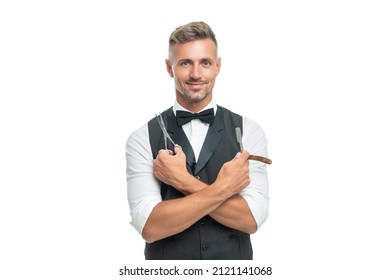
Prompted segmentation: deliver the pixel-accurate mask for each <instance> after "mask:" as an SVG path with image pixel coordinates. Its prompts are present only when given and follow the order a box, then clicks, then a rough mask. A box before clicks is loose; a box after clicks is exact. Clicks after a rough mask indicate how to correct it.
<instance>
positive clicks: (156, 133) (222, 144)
mask: <svg viewBox="0 0 390 280" xmlns="http://www.w3.org/2000/svg"><path fill="white" fill-rule="evenodd" d="M162 117H163V119H164V122H165V125H166V127H167V130H168V133H169V134H170V136H171V138H172V139H173V141H174V142H175V143H177V144H179V145H180V146H181V147H182V148H183V151H184V153H185V154H186V159H187V170H188V172H190V173H191V174H193V175H194V176H196V177H197V178H198V179H200V180H202V181H203V182H205V183H207V184H212V183H213V182H214V181H215V179H216V177H217V175H218V172H219V170H220V169H221V167H222V165H223V164H224V163H225V162H227V161H230V160H231V159H233V158H234V156H235V155H236V153H237V152H239V150H240V147H239V145H238V143H237V140H236V136H235V135H236V134H235V128H236V127H240V128H241V131H243V130H242V117H241V116H239V115H237V114H234V113H232V112H230V111H229V110H227V109H225V108H223V107H221V106H218V109H217V113H216V116H215V119H214V122H213V124H212V125H210V127H209V130H208V132H207V136H206V139H205V142H204V144H203V147H202V149H201V152H200V155H199V158H198V161H197V162H195V156H194V152H193V150H192V147H191V145H190V143H189V141H188V139H187V137H186V135H185V133H184V131H183V129H182V128H181V127H179V126H178V125H177V123H176V118H175V115H174V113H173V110H172V108H170V109H168V110H166V111H164V112H163V113H162ZM148 128H149V141H150V145H151V148H152V152H153V157H154V158H156V156H157V153H158V151H159V150H160V149H164V138H163V134H162V132H161V129H160V127H159V125H158V123H157V120H156V118H154V119H152V120H151V121H149V123H148ZM170 149H173V148H172V147H171V148H170ZM161 196H162V199H163V200H168V199H175V198H180V197H183V195H182V194H181V193H180V192H179V191H177V190H176V189H174V188H173V187H171V186H168V185H166V184H164V183H161ZM252 255H253V254H252V245H251V241H250V235H249V234H247V233H244V232H241V231H238V230H235V229H232V228H229V227H226V226H224V225H222V224H220V223H218V222H217V221H215V220H214V219H212V218H211V217H210V216H208V215H207V216H205V217H203V218H202V219H200V220H199V221H198V222H196V223H195V224H193V225H192V226H191V227H189V228H188V229H186V230H184V231H183V232H181V233H178V234H175V235H173V236H170V237H167V238H164V239H162V240H159V241H156V242H153V243H146V246H145V259H157V260H190V259H192V260H199V259H204V260H206V259H209V260H210V259H211V260H212V259H215V260H223V259H230V260H234V259H252Z"/></svg>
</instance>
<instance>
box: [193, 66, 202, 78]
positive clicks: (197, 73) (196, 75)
mask: <svg viewBox="0 0 390 280" xmlns="http://www.w3.org/2000/svg"><path fill="white" fill-rule="evenodd" d="M201 77H202V75H201V69H200V65H198V64H194V65H193V66H192V67H191V72H190V78H191V79H194V80H199V79H200V78H201Z"/></svg>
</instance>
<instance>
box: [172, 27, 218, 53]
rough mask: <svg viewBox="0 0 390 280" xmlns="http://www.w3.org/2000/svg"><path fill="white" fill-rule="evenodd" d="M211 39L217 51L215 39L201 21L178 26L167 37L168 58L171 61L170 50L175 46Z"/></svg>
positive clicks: (210, 30)
mask: <svg viewBox="0 0 390 280" xmlns="http://www.w3.org/2000/svg"><path fill="white" fill-rule="evenodd" d="M202 39H211V40H212V41H213V42H214V43H215V46H216V47H217V49H218V43H217V39H216V38H215V34H214V32H213V30H212V29H211V27H210V26H209V25H208V24H207V23H205V22H202V21H194V22H190V23H188V24H185V25H182V26H179V27H177V28H176V29H175V31H173V32H172V34H171V35H170V36H169V58H170V59H171V55H172V52H171V51H172V48H173V47H174V46H175V45H176V44H180V43H186V42H191V41H195V40H202Z"/></svg>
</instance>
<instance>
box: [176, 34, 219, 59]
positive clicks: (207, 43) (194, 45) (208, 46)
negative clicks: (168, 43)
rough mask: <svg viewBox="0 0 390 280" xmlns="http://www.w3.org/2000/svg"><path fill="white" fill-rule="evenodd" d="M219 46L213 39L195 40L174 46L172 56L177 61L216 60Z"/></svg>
mask: <svg viewBox="0 0 390 280" xmlns="http://www.w3.org/2000/svg"><path fill="white" fill-rule="evenodd" d="M216 54H217V46H216V45H215V43H214V42H213V41H212V40H211V39H202V40H195V41H190V42H186V43H179V44H176V45H175V46H173V48H172V56H173V58H174V59H175V60H180V59H192V60H197V59H204V58H211V59H214V58H216Z"/></svg>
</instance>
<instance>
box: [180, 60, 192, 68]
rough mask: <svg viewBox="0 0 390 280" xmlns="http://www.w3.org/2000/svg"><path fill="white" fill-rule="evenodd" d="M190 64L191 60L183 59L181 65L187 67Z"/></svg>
mask: <svg viewBox="0 0 390 280" xmlns="http://www.w3.org/2000/svg"><path fill="white" fill-rule="evenodd" d="M189 65H190V62H189V61H188V60H183V61H182V62H180V66H183V67H187V66H189Z"/></svg>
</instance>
